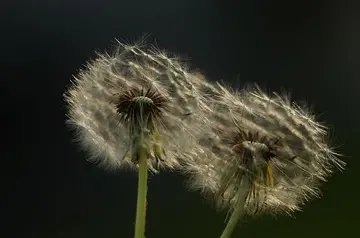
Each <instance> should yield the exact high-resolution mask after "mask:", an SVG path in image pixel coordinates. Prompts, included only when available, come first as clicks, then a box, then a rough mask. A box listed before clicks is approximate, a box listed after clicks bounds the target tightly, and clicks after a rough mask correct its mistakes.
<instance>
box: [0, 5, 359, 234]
mask: <svg viewBox="0 0 360 238" xmlns="http://www.w3.org/2000/svg"><path fill="white" fill-rule="evenodd" d="M359 10H360V8H359V3H358V2H357V1H352V2H347V1H316V0H313V1H310V0H302V1H300V0H294V1H285V0H284V1H280V0H263V1H260V0H258V1H242V0H237V1H235V0H233V1H230V0H217V1H214V0H207V1H206V0H191V1H190V0H182V1H181V0H167V1H165V0H153V1H145V0H128V1H123V0H117V1H110V0H102V1H100V0H98V1H94V0H87V1H85V0H81V1H80V0H72V1H70V0H61V1H60V0H49V1H44V0H43V1H40V0H33V1H9V0H5V1H1V3H0V53H1V55H0V60H1V62H0V63H1V64H0V68H1V77H0V78H1V86H0V87H1V96H0V97H1V100H0V102H1V105H0V108H1V109H0V111H1V121H2V122H1V132H0V133H1V138H2V141H3V142H2V143H1V148H3V151H4V153H3V154H2V156H1V159H2V164H1V166H0V168H1V175H2V177H3V179H2V180H1V189H2V191H3V195H2V196H1V199H2V200H3V201H2V202H1V210H0V216H3V217H4V219H2V222H1V226H2V227H3V228H2V229H0V230H1V232H4V235H3V236H1V237H38V238H42V237H46V238H50V237H52V238H55V237H59V238H60V237H64V238H72V237H74V238H80V237H86V238H92V237H94V238H95V237H104V238H115V237H121V238H128V237H132V236H133V222H134V218H135V201H136V182H137V177H136V174H134V173H130V172H119V173H116V174H110V173H106V172H104V171H102V170H101V169H98V168H97V167H95V166H94V165H92V164H90V163H88V162H86V160H85V156H86V155H85V154H84V153H82V152H81V151H79V150H78V148H77V147H76V146H75V145H74V144H72V143H71V140H72V135H71V134H70V133H69V131H68V130H67V129H66V127H65V126H64V120H65V115H64V114H65V110H64V103H63V98H62V94H63V92H64V89H65V87H66V86H67V85H68V84H69V80H70V79H71V78H72V75H73V74H76V73H77V70H78V68H79V67H81V66H82V65H83V64H84V63H85V61H86V60H88V59H89V58H91V57H94V56H95V54H94V51H95V50H98V51H104V50H105V49H107V48H108V47H109V46H110V45H111V43H112V42H113V40H114V38H119V39H124V40H130V41H131V40H136V39H139V37H141V36H143V35H144V34H151V35H150V37H149V38H148V42H149V43H155V42H156V44H157V45H158V46H160V47H162V48H165V49H167V50H169V51H171V52H175V53H177V54H179V55H181V56H183V57H185V58H187V59H190V60H191V62H192V64H191V65H192V66H193V68H199V69H201V70H202V72H203V73H205V75H206V76H207V77H208V78H209V79H210V80H224V81H225V82H228V83H231V84H232V85H233V86H234V87H241V86H242V85H244V84H245V83H249V82H257V83H259V84H260V85H261V86H262V87H265V88H267V89H268V90H272V91H280V90H282V89H286V90H288V91H290V92H291V93H292V95H293V99H294V100H297V101H302V100H306V101H307V102H309V103H310V104H311V105H312V106H313V108H314V110H315V111H316V112H318V113H319V114H321V116H320V120H321V121H326V122H327V125H329V126H330V128H331V129H332V136H331V137H332V141H333V142H334V143H335V144H336V145H339V148H338V150H339V152H341V153H343V154H345V155H346V157H345V158H344V159H345V160H346V161H347V162H348V166H347V170H346V171H345V172H344V173H337V174H336V175H335V176H334V177H332V178H331V179H330V181H329V183H328V184H326V185H325V186H324V187H323V191H324V197H323V198H322V199H318V200H313V201H312V202H311V203H309V204H308V205H307V206H305V207H304V212H299V213H296V214H295V216H296V219H295V218H290V217H285V216H280V217H278V218H277V219H274V218H271V217H266V216H265V217H262V218H260V219H256V220H247V221H244V222H242V224H241V225H240V226H239V228H238V229H237V231H236V234H235V235H234V236H233V237H242V238H256V237H269V238H272V237H274V238H279V237H291V238H297V237H301V238H303V237H308V238H310V237H327V238H328V237H360V235H359V234H360V231H359V225H360V221H359V220H360V219H359V216H360V208H359V203H358V202H359V197H360V192H359V185H358V184H359V177H358V176H357V175H359V171H358V170H359V169H360V162H359V158H358V157H359V154H360V153H359V144H357V142H358V141H359V134H360V127H359V124H358V123H359V119H360V116H359V108H360V107H359V105H360V103H359V102H360V93H359V90H360V81H359V76H360V57H359V53H360V44H359V43H360V27H359V24H360V17H359V14H360V11H359ZM148 202H149V207H148V217H147V236H146V237H148V238H161V237H172V238H183V237H188V238H192V237H194V238H195V237H201V238H202V237H209V238H212V237H214V238H215V237H219V234H221V231H222V229H223V227H224V223H223V221H224V219H225V215H226V214H225V213H218V212H216V211H215V210H214V209H213V208H212V207H211V204H208V203H207V202H205V201H204V200H203V198H202V197H201V196H200V195H199V194H197V193H189V192H187V190H186V188H185V186H184V178H183V177H181V176H180V175H177V174H166V173H162V174H161V175H159V176H155V177H151V179H150V183H149V197H148Z"/></svg>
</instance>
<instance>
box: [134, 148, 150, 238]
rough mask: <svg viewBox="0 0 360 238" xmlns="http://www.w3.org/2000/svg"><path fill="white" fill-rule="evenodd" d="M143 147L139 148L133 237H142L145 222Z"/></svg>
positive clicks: (144, 161) (145, 171)
mask: <svg viewBox="0 0 360 238" xmlns="http://www.w3.org/2000/svg"><path fill="white" fill-rule="evenodd" d="M145 152H146V151H145V148H143V147H140V148H139V151H138V153H139V172H138V177H139V180H138V192H137V193H138V194H137V204H136V223H135V238H142V237H144V234H145V224H146V194H147V176H148V168H147V158H146V153H145Z"/></svg>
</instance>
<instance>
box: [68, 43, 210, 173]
mask: <svg viewBox="0 0 360 238" xmlns="http://www.w3.org/2000/svg"><path fill="white" fill-rule="evenodd" d="M197 77H198V76H197V73H196V72H194V73H193V72H189V70H187V68H186V67H185V66H184V64H182V63H181V62H180V60H179V59H177V58H171V57H168V56H167V55H166V54H165V53H163V52H162V51H160V50H158V49H156V48H151V49H149V48H146V47H145V46H144V44H142V42H140V43H136V44H124V43H121V42H117V46H116V47H115V49H114V50H113V51H111V52H106V53H97V56H96V58H95V59H94V60H92V61H89V62H88V63H87V65H86V66H85V67H84V68H83V69H82V70H80V72H79V73H78V74H77V75H76V76H75V77H74V80H73V82H72V85H71V86H70V87H69V89H68V90H67V92H66V93H65V100H66V102H67V104H68V118H69V119H68V124H69V125H71V126H72V127H73V128H74V130H75V133H76V140H77V141H78V142H79V143H80V144H81V146H82V148H83V149H84V150H86V151H87V152H88V154H89V160H90V161H91V162H94V163H96V164H98V165H99V166H102V167H104V168H105V169H117V168H119V167H128V168H135V169H136V168H137V165H136V161H134V160H135V159H134V158H135V157H134V156H135V155H134V154H135V153H136V150H137V147H138V146H145V147H146V148H147V151H148V158H149V159H148V161H149V167H150V169H151V170H152V171H154V172H156V171H158V170H159V169H161V168H170V169H171V168H176V167H177V166H179V158H181V154H182V153H183V151H184V148H188V147H190V143H191V141H192V140H191V139H190V138H191V137H192V136H193V134H194V132H193V131H194V128H197V126H194V124H195V123H196V122H195V119H194V118H195V117H194V116H195V115H196V114H198V113H201V112H200V110H198V109H199V105H202V104H206V103H204V102H203V101H202V100H203V99H202V98H201V96H200V94H199V93H198V92H197V90H196V85H193V84H192V82H193V81H194V80H195V81H196V82H197V84H200V83H199V82H200V80H197ZM190 122H191V126H190ZM140 131H141V134H143V135H146V141H147V142H146V145H139V144H138V142H139V140H138V136H139V134H140Z"/></svg>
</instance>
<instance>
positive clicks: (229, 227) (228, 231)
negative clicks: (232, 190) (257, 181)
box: [220, 179, 250, 238]
mask: <svg viewBox="0 0 360 238" xmlns="http://www.w3.org/2000/svg"><path fill="white" fill-rule="evenodd" d="M241 185H242V189H240V190H239V191H238V199H239V200H238V201H237V202H236V204H235V207H234V210H233V212H232V214H231V217H230V219H229V221H228V222H227V224H226V227H225V229H224V231H223V233H222V235H221V237H220V238H230V237H231V235H232V233H233V232H234V230H235V227H236V225H237V224H238V222H239V220H240V218H241V216H242V215H243V214H244V209H245V207H244V206H245V201H246V198H247V196H248V194H249V190H250V183H249V181H248V180H247V179H243V180H242V184H241Z"/></svg>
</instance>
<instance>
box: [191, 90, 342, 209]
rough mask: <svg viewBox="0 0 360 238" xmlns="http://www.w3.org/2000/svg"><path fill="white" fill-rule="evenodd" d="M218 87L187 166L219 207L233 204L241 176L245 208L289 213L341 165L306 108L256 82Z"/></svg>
mask: <svg viewBox="0 0 360 238" xmlns="http://www.w3.org/2000/svg"><path fill="white" fill-rule="evenodd" d="M219 87H220V90H221V91H223V93H220V95H223V96H220V97H217V99H216V100H217V101H216V100H215V101H214V102H215V104H216V105H215V109H213V110H212V111H213V113H212V116H210V117H209V120H207V124H206V125H203V127H202V128H203V130H204V133H203V134H200V137H199V146H198V147H194V151H193V152H192V155H190V156H189V157H192V158H193V162H192V163H189V165H188V166H187V170H188V172H190V174H191V175H192V179H191V184H190V185H191V186H192V187H193V188H195V189H200V190H202V191H203V192H204V193H205V194H206V195H207V196H210V197H211V198H213V199H215V200H216V202H217V204H218V205H219V207H230V208H233V207H234V205H235V204H236V203H237V201H238V200H239V199H240V198H238V194H239V190H241V189H243V188H242V187H241V184H242V181H243V180H244V179H246V180H248V181H250V184H251V186H250V190H249V192H248V196H247V199H246V203H245V211H246V213H247V214H249V215H255V214H260V213H262V212H268V213H271V214H278V213H282V212H286V213H289V214H290V213H291V212H293V211H296V210H300V209H301V207H302V205H303V204H304V203H305V202H306V201H307V200H309V199H311V198H313V197H317V196H319V195H320V189H319V186H320V184H321V182H324V181H326V178H327V177H328V176H329V175H331V173H332V172H333V170H334V169H336V168H338V169H343V167H344V162H342V161H341V160H340V159H339V158H338V157H339V155H338V154H337V153H335V152H334V151H333V150H332V149H331V148H330V147H329V145H328V142H327V141H326V140H327V136H326V133H327V128H326V127H325V126H323V125H321V124H319V123H318V122H316V121H315V120H314V116H313V115H312V114H311V113H310V112H309V111H308V110H304V109H302V108H300V107H299V106H297V105H296V104H292V103H290V100H289V99H288V98H286V97H283V96H279V95H278V94H273V95H271V96H269V95H267V94H265V93H264V92H262V91H261V90H259V89H258V88H255V89H246V90H244V91H242V92H239V93H232V92H230V91H229V90H228V89H226V88H225V87H222V86H220V85H219ZM189 161H190V160H189Z"/></svg>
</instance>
